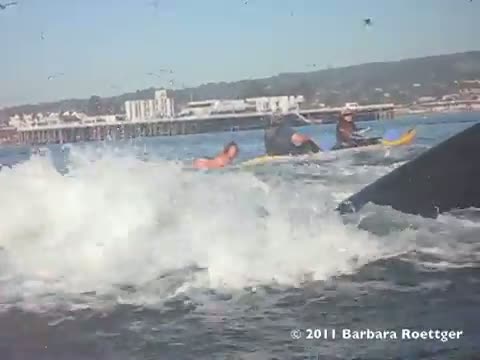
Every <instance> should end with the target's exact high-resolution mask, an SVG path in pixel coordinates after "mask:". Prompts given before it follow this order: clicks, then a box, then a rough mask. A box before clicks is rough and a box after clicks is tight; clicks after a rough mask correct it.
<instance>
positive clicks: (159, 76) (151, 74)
mask: <svg viewBox="0 0 480 360" xmlns="http://www.w3.org/2000/svg"><path fill="white" fill-rule="evenodd" d="M147 75H149V76H156V77H158V78H161V77H162V76H161V75H158V74H156V73H154V72H148V73H147Z"/></svg>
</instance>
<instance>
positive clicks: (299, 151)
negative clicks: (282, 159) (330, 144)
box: [264, 117, 321, 156]
mask: <svg viewBox="0 0 480 360" xmlns="http://www.w3.org/2000/svg"><path fill="white" fill-rule="evenodd" d="M264 141H265V150H266V153H267V155H269V156H280V155H303V154H308V153H318V152H319V151H320V150H321V149H320V147H319V146H318V145H317V144H316V143H315V142H314V141H313V140H312V139H311V138H310V137H308V136H306V135H303V134H300V133H298V132H296V131H295V130H294V129H293V128H291V127H290V126H288V125H287V124H286V123H285V121H284V120H283V118H281V117H276V118H274V119H273V121H272V127H270V128H266V129H265V138H264Z"/></svg>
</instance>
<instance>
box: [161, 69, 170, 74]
mask: <svg viewBox="0 0 480 360" xmlns="http://www.w3.org/2000/svg"><path fill="white" fill-rule="evenodd" d="M159 71H160V72H168V73H169V74H173V70H171V69H160V70H159Z"/></svg>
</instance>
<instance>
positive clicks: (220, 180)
mask: <svg viewBox="0 0 480 360" xmlns="http://www.w3.org/2000/svg"><path fill="white" fill-rule="evenodd" d="M479 120H480V114H478V113H466V114H442V115H429V116H427V117H426V118H423V117H408V118H403V119H396V120H393V121H384V122H369V123H362V124H361V126H369V127H371V131H370V133H371V134H372V135H381V134H382V133H383V132H384V131H385V130H386V129H389V128H396V129H399V130H405V129H407V128H409V127H412V126H415V127H416V128H417V131H418V138H417V141H416V143H415V144H413V145H411V146H408V147H403V148H397V149H391V150H385V149H382V150H352V151H350V150H348V151H344V152H341V153H340V152H339V153H336V154H334V153H330V154H323V155H321V156H320V157H318V158H316V159H315V161H311V162H291V163H283V164H270V165H265V166H259V167H255V168H241V167H238V166H234V167H232V168H230V169H225V170H221V171H211V172H204V171H194V170H192V169H191V167H190V164H191V160H192V159H193V158H194V157H197V156H212V155H214V154H215V153H217V152H218V151H219V150H220V148H221V147H222V146H223V144H225V143H226V142H228V141H230V140H235V141H237V143H238V144H239V145H240V149H241V153H240V159H239V161H241V160H245V159H248V158H251V157H253V156H256V155H260V154H262V152H263V134H262V132H261V131H249V132H238V133H220V134H202V135H190V136H179V137H170V138H148V139H135V140H130V141H124V142H106V143H89V144H75V145H64V146H59V145H55V146H49V147H48V149H47V150H48V151H45V152H44V153H43V154H40V155H38V154H34V153H33V151H32V150H33V149H29V148H19V147H15V148H6V149H2V150H0V163H1V164H3V167H2V169H1V171H0V359H1V360H10V359H22V360H24V359H32V360H33V359H35V360H44V359H45V360H47V359H49V360H50V359H65V360H67V359H68V360H84V359H85V360H87V359H88V360H90V359H102V360H103V359H112V360H123V359H142V360H143V359H152V360H153V359H168V360H170V359H172V360H183V359H245V360H257V359H258V360H263V359H369V360H372V359H474V358H478V357H475V356H478V354H479V353H480V345H479V341H478V340H479V339H480V325H479V324H480V312H479V305H480V243H479V238H480V222H479V221H478V213H477V212H476V211H475V210H470V211H463V212H461V213H455V214H443V215H441V216H440V217H439V218H438V219H437V220H432V219H423V218H421V217H418V216H411V215H405V214H402V213H399V212H396V211H394V210H392V209H390V208H388V207H379V206H373V205H368V206H366V207H365V208H364V209H363V210H362V211H361V212H359V213H358V214H353V215H349V216H344V217H342V216H340V215H339V214H338V213H336V212H334V211H333V209H334V208H335V206H336V205H337V204H338V202H340V201H341V200H342V199H344V198H346V197H348V196H349V195H351V194H352V193H354V192H355V191H357V190H359V189H361V188H362V187H363V186H365V185H366V184H368V183H370V182H372V181H374V180H376V179H377V178H379V177H380V176H382V175H384V174H386V173H388V172H389V171H391V170H392V169H393V168H395V167H397V166H400V165H401V164H402V163H404V162H405V161H408V160H409V159H412V158H414V157H415V156H417V155H418V154H420V153H421V152H423V151H425V150H426V149H428V148H429V147H431V146H433V145H434V144H436V143H438V142H440V141H442V140H444V139H446V138H448V137H449V136H451V135H453V134H455V133H457V132H459V131H461V130H463V129H465V128H467V127H469V126H471V125H472V124H473V123H475V122H477V121H479ZM333 130H334V129H333V126H332V125H322V126H312V127H304V128H301V131H302V132H306V133H309V134H310V135H312V136H313V137H314V138H317V139H320V138H321V137H322V136H326V134H332V133H333ZM445 166H446V169H445V176H454V174H448V164H445ZM297 329H298V330H300V331H296V330H297ZM309 329H312V330H309ZM314 329H319V331H316V332H315V331H313V330H314ZM367 329H369V330H371V331H376V330H380V331H392V332H393V333H395V334H397V335H398V337H397V339H390V338H389V339H384V340H382V339H367V338H364V339H349V338H346V337H345V336H343V335H345V334H344V333H343V331H348V330H352V331H353V330H364V331H367ZM402 329H411V330H415V331H422V330H425V331H428V330H437V329H438V330H449V331H461V332H462V334H461V336H459V337H458V338H457V339H450V340H448V341H441V339H416V340H414V339H405V338H403V339H402ZM324 330H327V332H326V333H325V332H324ZM334 330H335V339H333V338H332V337H333V335H332V334H333V331H334ZM292 331H293V332H292ZM388 334H389V335H390V334H391V333H388ZM309 335H312V336H311V337H313V339H308V338H307V337H308V336H309ZM298 337H300V339H297V338H298Z"/></svg>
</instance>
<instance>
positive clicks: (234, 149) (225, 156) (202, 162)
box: [193, 141, 240, 169]
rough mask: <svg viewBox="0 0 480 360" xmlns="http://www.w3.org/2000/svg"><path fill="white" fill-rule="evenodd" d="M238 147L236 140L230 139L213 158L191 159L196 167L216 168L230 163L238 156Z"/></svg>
mask: <svg viewBox="0 0 480 360" xmlns="http://www.w3.org/2000/svg"><path fill="white" fill-rule="evenodd" d="M239 152H240V149H239V147H238V145H237V143H236V142H234V141H231V142H229V143H228V144H227V145H225V147H224V148H223V150H222V151H221V152H220V153H219V154H218V155H217V156H215V157H214V158H207V157H206V158H200V159H195V160H194V161H193V167H194V168H196V169H218V168H223V167H225V166H227V165H230V164H231V163H232V162H233V160H235V158H236V157H237V156H238V153H239Z"/></svg>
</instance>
